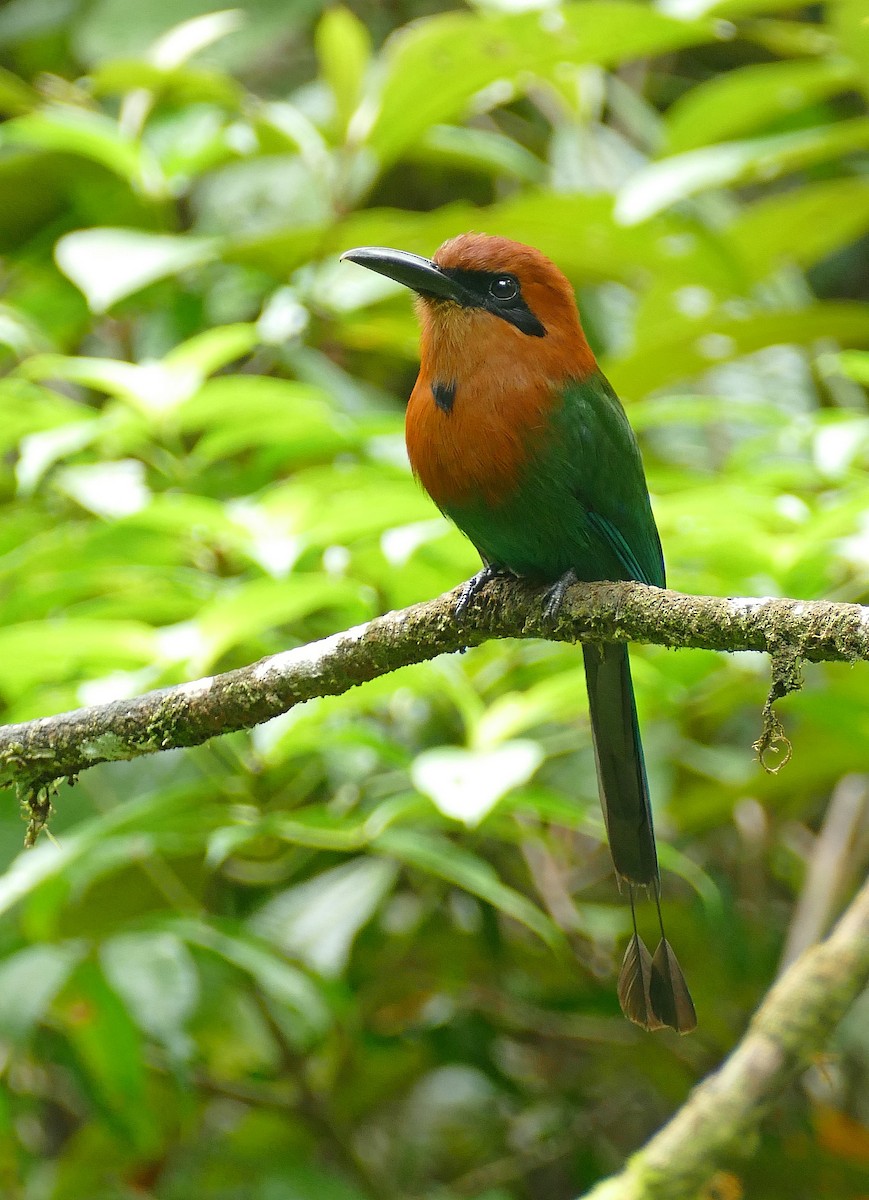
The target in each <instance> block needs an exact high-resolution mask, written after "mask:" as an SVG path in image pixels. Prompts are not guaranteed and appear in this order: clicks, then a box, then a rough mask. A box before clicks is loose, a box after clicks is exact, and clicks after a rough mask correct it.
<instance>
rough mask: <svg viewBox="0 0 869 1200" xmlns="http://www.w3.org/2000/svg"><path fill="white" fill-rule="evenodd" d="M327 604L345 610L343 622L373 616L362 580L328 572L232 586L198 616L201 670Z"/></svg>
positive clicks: (196, 623) (354, 621)
mask: <svg viewBox="0 0 869 1200" xmlns="http://www.w3.org/2000/svg"><path fill="white" fill-rule="evenodd" d="M324 608H337V609H338V610H339V613H340V616H339V617H338V619H337V621H336V624H338V625H344V624H345V623H347V624H354V623H356V622H359V621H362V620H365V619H366V618H367V617H370V616H372V615H373V614H372V613H371V611H370V609H369V608H368V606H367V605H364V604H363V603H362V601H361V599H360V594H359V586H358V584H356V583H354V582H351V581H350V580H345V579H332V578H330V577H329V576H327V575H315V574H313V573H312V574H304V575H301V574H300V575H295V576H291V577H290V578H288V579H255V580H251V581H249V582H247V583H242V584H240V585H238V586H236V587H226V588H225V589H224V590H223V591H222V592H221V594H220V595H219V596H218V597H217V598H216V599H214V600H212V601H211V602H210V604H208V605H206V606H205V607H204V608H203V609H202V611H201V612H200V613H199V615H198V617H197V619H196V622H195V630H196V635H197V636H196V639H195V641H196V645H197V657H196V664H195V669H196V670H197V671H207V670H209V669H210V668H211V667H212V666H213V665H214V663H215V662H216V661H217V660H218V659H219V658H220V657H221V655H223V654H225V653H226V651H227V650H229V649H230V648H231V647H232V646H236V645H239V644H241V643H243V642H245V641H247V640H248V639H250V638H254V637H257V636H258V635H260V634H262V633H264V632H265V631H266V630H270V629H274V628H275V626H277V625H289V624H292V623H293V622H296V621H300V620H301V619H302V618H303V617H307V616H310V614H311V613H314V612H319V611H320V610H322V609H324Z"/></svg>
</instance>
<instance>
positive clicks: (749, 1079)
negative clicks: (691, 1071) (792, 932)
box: [586, 882, 869, 1200]
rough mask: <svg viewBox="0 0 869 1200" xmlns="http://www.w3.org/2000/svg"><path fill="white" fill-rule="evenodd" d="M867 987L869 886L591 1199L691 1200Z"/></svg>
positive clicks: (737, 1150)
mask: <svg viewBox="0 0 869 1200" xmlns="http://www.w3.org/2000/svg"><path fill="white" fill-rule="evenodd" d="M867 983H869V882H867V883H865V884H864V886H863V888H862V890H861V891H860V892H859V893H858V895H857V896H856V898H855V899H854V901H853V902H852V903H851V905H850V907H849V908H848V909H847V910H846V912H845V915H844V916H843V917H842V918H841V920H840V921H839V923H838V924H837V925H836V927H835V929H834V930H833V932H832V933H831V935H830V936H829V937H828V938H827V940H826V941H824V942H821V943H820V944H819V945H817V946H814V947H812V949H811V950H807V951H806V952H805V953H804V954H803V955H802V957H801V958H798V959H797V961H796V962H795V963H793V965H792V966H791V967H789V968H788V970H787V971H786V972H785V974H784V975H782V976H781V978H780V979H779V981H778V983H776V985H775V986H774V987H773V989H772V990H771V991H770V992H769V993H768V994H767V996H766V998H765V1000H764V1001H763V1003H762V1004H761V1006H760V1008H759V1009H758V1010H757V1013H756V1014H755V1016H754V1018H753V1020H752V1022H751V1025H750V1027H749V1030H748V1033H747V1034H746V1036H745V1037H744V1038H743V1040H742V1042H741V1043H740V1044H739V1046H737V1048H736V1050H734V1052H733V1053H732V1054H731V1055H730V1057H729V1058H728V1059H727V1060H726V1061H725V1063H724V1064H723V1066H721V1067H720V1068H719V1069H718V1070H717V1071H716V1072H715V1074H714V1075H710V1076H709V1078H708V1079H706V1080H704V1082H703V1083H702V1084H700V1086H699V1087H698V1088H696V1089H695V1090H694V1091H693V1092H692V1093H691V1096H690V1097H689V1099H688V1100H687V1102H686V1103H685V1104H684V1105H683V1106H682V1108H681V1109H680V1110H679V1111H678V1112H677V1113H676V1115H675V1117H673V1119H672V1120H671V1121H670V1122H669V1123H668V1124H667V1125H665V1126H664V1128H663V1129H662V1130H661V1131H660V1132H659V1133H657V1134H656V1135H655V1136H654V1137H653V1138H652V1139H651V1141H650V1142H648V1143H647V1144H646V1146H645V1148H644V1149H643V1150H641V1151H639V1153H638V1154H635V1155H634V1156H633V1158H631V1160H630V1162H629V1163H628V1165H627V1167H626V1168H625V1170H624V1171H622V1172H621V1174H619V1175H616V1176H613V1177H612V1178H611V1179H607V1180H604V1182H603V1183H600V1184H598V1185H597V1187H595V1188H593V1189H592V1190H591V1191H590V1192H588V1193H587V1194H586V1200H695V1198H696V1196H697V1195H698V1193H699V1191H700V1189H701V1188H702V1187H703V1185H704V1184H705V1183H706V1182H708V1180H709V1179H710V1178H711V1176H712V1175H713V1174H714V1172H715V1171H716V1169H718V1168H719V1167H722V1166H726V1165H728V1164H729V1163H733V1162H734V1161H735V1160H737V1159H738V1158H739V1157H741V1156H742V1155H744V1154H745V1153H746V1148H747V1147H750V1146H751V1145H752V1144H753V1143H752V1141H751V1134H752V1133H753V1132H754V1131H755V1130H756V1129H757V1126H758V1125H759V1124H760V1122H761V1120H762V1118H763V1117H764V1115H765V1114H766V1112H767V1110H768V1109H769V1107H770V1106H771V1104H772V1103H773V1101H775V1100H776V1099H777V1098H778V1097H779V1096H780V1095H781V1093H782V1091H783V1090H784V1088H785V1087H786V1086H787V1084H788V1083H789V1082H790V1080H791V1079H792V1078H793V1076H794V1075H795V1074H796V1073H797V1072H798V1071H800V1070H801V1069H802V1068H804V1067H805V1066H807V1065H808V1062H809V1060H810V1058H811V1057H812V1055H814V1054H818V1053H820V1051H822V1050H823V1049H824V1047H825V1046H826V1045H827V1043H828V1042H829V1039H830V1034H831V1032H832V1031H833V1030H834V1029H835V1027H836V1025H837V1024H838V1023H839V1021H841V1019H842V1017H844V1015H845V1013H846V1012H847V1010H848V1008H849V1007H850V1005H851V1004H852V1003H853V1001H854V1000H855V999H856V998H857V996H858V995H859V994H860V992H861V991H862V990H863V988H864V987H866V985H867Z"/></svg>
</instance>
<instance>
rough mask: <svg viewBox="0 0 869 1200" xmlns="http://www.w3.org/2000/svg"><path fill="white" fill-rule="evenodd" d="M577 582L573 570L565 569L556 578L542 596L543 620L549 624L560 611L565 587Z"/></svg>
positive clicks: (565, 592)
mask: <svg viewBox="0 0 869 1200" xmlns="http://www.w3.org/2000/svg"><path fill="white" fill-rule="evenodd" d="M576 582H577V579H576V572H575V571H565V572H564V574H563V575H562V576H561V578H560V579H556V581H555V583H553V585H552V587H551V588H550V589H549V591H548V592H547V593H546V594H545V595H544V597H543V620H544V621H546V622H547V624H551V622H553V621H554V620H555V618H556V617H557V616H558V614H559V613H560V612H561V606H562V604H563V603H564V597H565V596H566V595H567V589H568V588H569V587H572V586H573V584H574V583H576Z"/></svg>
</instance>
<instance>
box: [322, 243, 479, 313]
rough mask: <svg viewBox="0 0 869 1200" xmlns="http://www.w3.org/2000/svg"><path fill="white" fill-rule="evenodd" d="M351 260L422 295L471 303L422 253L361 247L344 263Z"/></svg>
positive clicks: (453, 280)
mask: <svg viewBox="0 0 869 1200" xmlns="http://www.w3.org/2000/svg"><path fill="white" fill-rule="evenodd" d="M345 258H346V259H349V260H350V262H354V263H358V264H359V266H360V267H367V268H368V270H369V271H376V272H377V273H378V275H385V276H386V278H387V279H394V280H395V282H396V283H403V284H404V286H405V287H408V288H410V289H411V290H412V291H414V292H418V293H419V294H420V295H421V296H436V297H437V298H438V299H439V300H453V301H455V303H456V304H468V303H469V302H470V301H471V299H472V298H471V296H470V294H469V293H468V292H467V291H466V290H465V288H463V287H462V285H461V284H460V283H458V282H457V281H456V280H455V279H452V278H451V277H450V276H449V275H447V274H446V272H445V271H442V270H441V269H440V267H439V266H438V265H437V263H433V262H432V261H431V259H430V258H423V257H422V256H421V255H419V254H409V253H408V252H407V250H389V249H387V248H386V247H385V246H360V247H359V248H358V249H356V250H345V251H344V253H343V254H342V255H341V260H342V262H343V260H344V259H345Z"/></svg>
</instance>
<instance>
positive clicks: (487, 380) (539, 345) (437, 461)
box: [406, 305, 594, 507]
mask: <svg viewBox="0 0 869 1200" xmlns="http://www.w3.org/2000/svg"><path fill="white" fill-rule="evenodd" d="M420 308H421V312H420V315H421V318H422V321H423V339H422V347H423V349H422V362H421V364H420V373H419V378H418V379H417V381H416V386H415V387H414V389H413V393H412V395H411V397H410V403H409V404H408V409H407V423H406V438H407V452H408V455H409V457H410V462H411V466H412V467H413V470H414V473H415V474H416V475H417V477H418V478H419V480H420V482H421V483H422V485H423V487H424V488H425V489H426V491H427V492H428V493H429V495H430V496H431V498H432V499H433V500H434V501H435V503H436V504H438V505H440V506H441V507H448V506H449V505H451V504H461V503H467V502H469V501H473V500H482V501H484V502H485V503H486V504H489V505H497V504H498V503H499V502H500V501H502V500H504V499H506V498H507V496H509V494H510V492H511V491H512V490H513V489H514V488H515V487H516V485H517V483H518V481H519V479H520V477H521V473H522V470H523V468H524V466H525V463H526V462H527V460H528V458H529V456H530V454H531V453H532V452H533V450H534V448H535V447H536V445H537V444H538V442H539V439H540V438H541V437H542V435H543V434H544V433H545V431H546V426H547V421H548V417H549V413H550V411H551V409H552V406H553V403H554V402H556V398H557V396H558V393H559V391H560V389H561V387H563V385H564V384H565V383H566V381H567V379H569V378H570V377H576V378H582V377H583V376H584V375H587V374H588V373H589V371H590V370H593V369H594V358H593V357H592V355H591V351H589V350H588V348H587V346H584V350H585V353H584V354H580V353H579V349H582V348H577V347H574V348H573V349H574V353H572V354H571V353H567V352H566V347H565V346H564V345H563V344H562V343H561V340H560V339H558V338H549V337H546V338H533V337H529V336H528V335H527V334H524V333H522V332H521V331H520V330H518V329H515V328H514V327H513V326H512V325H509V324H507V323H506V322H505V321H502V320H501V319H500V318H499V317H496V316H493V315H492V314H491V313H487V312H485V311H483V310H479V311H478V310H473V311H468V310H466V309H464V310H463V309H460V308H458V306H455V307H453V306H449V309H447V311H446V312H445V311H444V309H443V308H441V309H440V311H439V313H438V316H437V319H436V321H434V320H432V319H431V316H430V314H429V313H428V311H427V309H426V307H425V306H423V305H421V306H420ZM450 310H451V311H450ZM435 381H439V382H441V383H443V384H446V385H450V384H452V383H453V382H455V385H456V392H455V398H454V401H453V405H452V409H451V411H449V412H444V411H443V410H442V409H441V408H439V407H438V405H437V404H436V403H435V399H434V395H433V392H432V384H433V383H434V382H435Z"/></svg>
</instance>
